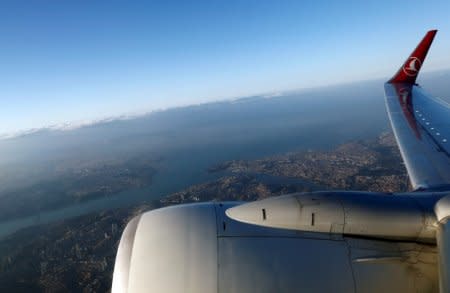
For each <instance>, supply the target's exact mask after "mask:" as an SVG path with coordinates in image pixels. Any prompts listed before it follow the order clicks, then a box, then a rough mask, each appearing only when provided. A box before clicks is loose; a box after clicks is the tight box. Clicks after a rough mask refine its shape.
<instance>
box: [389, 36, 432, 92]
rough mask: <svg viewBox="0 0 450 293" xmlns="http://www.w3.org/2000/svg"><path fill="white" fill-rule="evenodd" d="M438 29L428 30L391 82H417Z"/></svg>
mask: <svg viewBox="0 0 450 293" xmlns="http://www.w3.org/2000/svg"><path fill="white" fill-rule="evenodd" d="M436 32H437V30H431V31H429V32H427V34H426V35H425V37H424V38H423V39H422V41H421V42H420V43H419V45H418V46H417V47H416V49H415V50H414V51H413V52H412V53H411V55H409V58H408V59H406V61H405V63H404V64H403V66H402V67H401V68H400V69H399V70H398V71H397V73H396V74H395V75H394V76H393V77H392V78H391V79H390V80H389V81H388V82H390V83H400V82H401V83H409V84H415V83H416V78H417V74H419V70H420V68H421V67H422V64H423V61H424V60H425V56H427V53H428V49H429V48H430V46H431V43H432V42H433V39H434V36H435V35H436Z"/></svg>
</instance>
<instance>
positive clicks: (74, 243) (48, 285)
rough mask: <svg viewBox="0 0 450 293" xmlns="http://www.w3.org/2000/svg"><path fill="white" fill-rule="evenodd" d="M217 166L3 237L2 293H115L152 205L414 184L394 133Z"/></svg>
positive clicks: (403, 188)
mask: <svg viewBox="0 0 450 293" xmlns="http://www.w3.org/2000/svg"><path fill="white" fill-rule="evenodd" d="M209 171H210V172H219V174H221V175H223V176H222V177H221V178H219V179H217V180H215V181H212V182H206V183H203V184H198V185H194V186H191V187H189V188H187V189H185V190H181V191H179V192H176V193H173V194H170V195H167V196H165V197H163V198H161V199H160V200H157V201H153V202H149V203H143V204H140V205H136V206H134V207H129V208H122V209H116V210H109V211H104V212H101V213H93V214H90V215H85V216H81V217H77V218H74V219H70V220H64V221H61V222H58V223H52V224H49V225H41V226H39V227H32V228H27V229H24V230H22V231H19V232H17V233H15V234H13V235H10V236H8V237H7V238H5V239H3V240H2V241H1V242H0V249H1V250H2V252H3V253H2V256H1V257H0V291H2V292H30V291H33V292H34V291H42V292H44V291H45V292H46V291H51V292H70V291H73V292H79V291H83V292H105V291H108V290H109V289H110V286H111V281H112V272H113V266H114V258H115V253H116V250H117V246H118V242H119V240H120V235H121V233H122V230H123V229H124V227H125V225H126V223H127V222H128V221H129V220H130V219H131V218H132V217H133V216H134V215H137V214H139V213H141V212H142V211H145V210H150V209H153V208H157V207H163V206H168V205H173V204H181V203H188V202H201V201H211V200H220V201H223V200H249V201H250V200H257V199H261V198H266V197H270V196H275V195H280V194H285V193H292V192H303V191H312V190H318V189H350V190H352V189H353V190H356V189H359V190H371V191H382V192H400V191H406V190H408V188H409V185H408V179H407V174H406V171H405V168H404V166H403V165H402V163H401V158H400V154H399V151H398V149H397V146H396V145H395V141H394V139H393V136H392V134H390V133H389V134H382V135H381V136H379V137H378V138H376V139H374V140H371V141H356V142H350V143H346V144H343V145H341V146H338V147H337V148H336V149H333V150H329V151H300V152H293V153H288V154H282V155H277V156H273V157H267V158H262V159H259V160H252V161H245V160H240V161H228V162H223V163H221V164H219V165H216V166H212V167H211V168H210V169H209ZM86 180H87V181H88V182H89V180H88V179H86ZM81 183H82V181H81ZM87 186H89V185H87ZM85 188H86V189H89V188H88V187H85Z"/></svg>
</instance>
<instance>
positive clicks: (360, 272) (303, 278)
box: [112, 203, 438, 293]
mask: <svg viewBox="0 0 450 293" xmlns="http://www.w3.org/2000/svg"><path fill="white" fill-rule="evenodd" d="M237 205H239V204H238V203H203V204H189V205H180V206H174V207H168V208H163V209H159V210H155V211H150V212H147V213H144V214H143V215H141V216H139V217H138V218H136V219H135V220H133V221H132V222H130V224H129V225H128V226H127V229H126V230H125V232H124V236H123V238H122V240H121V243H120V246H119V252H118V256H117V260H116V267H115V271H114V281H113V288H112V292H113V293H114V292H198V293H200V292H381V291H383V292H437V291H438V273H437V259H436V248H435V245H433V244H429V243H419V242H408V241H383V240H377V239H369V238H365V237H349V236H346V235H344V234H341V233H334V232H330V233H318V232H304V231H298V230H292V229H274V228H269V227H262V226H257V225H252V224H246V223H242V222H239V221H235V220H233V219H231V218H230V217H228V216H227V214H226V213H225V211H226V210H227V209H229V208H233V207H235V206H237ZM268 216H269V215H268ZM162 226H164V228H162ZM127 230H129V231H127ZM122 260H123V261H122Z"/></svg>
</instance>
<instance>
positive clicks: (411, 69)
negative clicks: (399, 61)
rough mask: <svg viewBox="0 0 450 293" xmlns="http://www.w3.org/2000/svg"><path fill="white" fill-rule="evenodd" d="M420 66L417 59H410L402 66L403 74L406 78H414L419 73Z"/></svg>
mask: <svg viewBox="0 0 450 293" xmlns="http://www.w3.org/2000/svg"><path fill="white" fill-rule="evenodd" d="M420 66H422V62H420V60H419V58H417V57H410V58H409V59H408V61H406V63H405V65H404V66H403V72H404V73H405V74H406V75H408V76H416V75H417V73H419V70H420Z"/></svg>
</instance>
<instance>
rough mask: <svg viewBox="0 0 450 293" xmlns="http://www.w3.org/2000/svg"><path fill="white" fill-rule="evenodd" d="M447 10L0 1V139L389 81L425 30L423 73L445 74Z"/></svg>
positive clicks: (447, 5)
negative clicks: (432, 36)
mask: <svg viewBox="0 0 450 293" xmlns="http://www.w3.org/2000/svg"><path fill="white" fill-rule="evenodd" d="M449 11H450V1H384V0H380V1H260V0H259V1H251V0H242V1H233V0H227V1H214V0H212V1H146V2H145V3H144V2H139V1H133V3H131V1H114V0H110V1H87V0H86V1H82V0H80V1H61V0H54V1H45V0H39V1H38V0H4V1H1V2H0V36H1V37H0V42H1V44H0V106H1V108H0V114H1V115H0V133H5V132H12V131H16V130H19V129H27V128H33V127H42V126H45V125H49V124H55V123H63V122H70V121H80V120H91V119H97V118H102V117H105V116H111V115H119V114H122V113H134V112H142V111H150V110H154V109H161V108H167V107H173V106H179V105H187V104H196V103H200V102H206V101H213V100H220V99H226V98H233V97H239V96H246V95H252V94H258V93H268V92H278V91H283V90H290V89H300V88H305V87H316V86H323V85H328V84H337V83H343V82H351V81H356V80H367V79H374V78H388V77H390V75H392V74H393V73H394V72H395V71H396V70H397V69H398V67H399V66H400V64H401V63H402V61H403V60H404V59H405V58H406V57H407V55H408V54H409V52H410V51H411V50H412V49H413V47H414V46H415V45H416V43H417V42H418V41H419V40H420V39H421V38H422V36H423V34H424V33H425V32H426V31H427V30H428V29H432V28H437V29H439V30H440V31H439V33H438V35H437V37H436V40H435V43H434V46H433V47H432V50H431V51H430V55H429V59H428V60H427V62H426V63H425V66H424V68H423V70H424V71H426V70H428V71H432V70H436V69H444V68H450V22H449V21H448V12H449ZM380 86H381V85H380ZM380 98H381V97H380Z"/></svg>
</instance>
